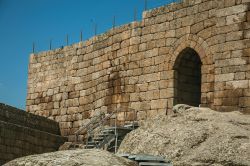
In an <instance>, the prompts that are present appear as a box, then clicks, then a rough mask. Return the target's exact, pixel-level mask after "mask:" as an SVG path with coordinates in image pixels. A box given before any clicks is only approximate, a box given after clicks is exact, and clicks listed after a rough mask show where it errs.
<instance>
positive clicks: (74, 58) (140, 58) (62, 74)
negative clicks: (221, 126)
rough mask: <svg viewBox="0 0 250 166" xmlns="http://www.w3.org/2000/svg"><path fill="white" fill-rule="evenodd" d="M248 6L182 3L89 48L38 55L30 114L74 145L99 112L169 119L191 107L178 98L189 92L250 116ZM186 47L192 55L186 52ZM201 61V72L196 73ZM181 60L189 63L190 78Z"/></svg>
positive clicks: (206, 0) (196, 0) (33, 61)
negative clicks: (176, 109)
mask: <svg viewBox="0 0 250 166" xmlns="http://www.w3.org/2000/svg"><path fill="white" fill-rule="evenodd" d="M249 5H250V3H249V1H248V0H184V1H183V2H181V3H173V4H170V5H167V6H163V7H159V8H156V9H153V10H150V11H146V12H144V13H143V19H142V21H140V22H133V23H130V24H127V25H123V26H121V27H116V28H114V29H111V30H110V31H108V32H106V33H105V34H102V35H99V36H95V37H93V38H91V39H89V40H87V41H85V42H80V43H76V44H73V45H71V46H66V47H63V48H60V49H56V50H51V51H45V52H41V53H38V54H32V55H31V56H30V64H29V79H28V95H27V111H28V112H31V113H34V114H38V115H42V116H45V117H49V118H50V119H54V120H56V121H57V122H59V123H60V127H61V129H62V134H63V135H65V136H69V139H70V140H73V139H74V136H73V134H74V132H75V131H76V130H77V129H78V128H79V126H81V125H82V124H84V123H87V122H88V120H89V119H90V118H91V117H93V116H94V115H96V114H98V113H100V112H111V111H113V110H115V109H117V108H122V110H123V111H124V112H128V111H129V110H130V109H129V108H133V109H135V110H136V111H137V118H138V120H142V119H145V118H148V117H152V116H155V115H156V114H166V110H167V109H170V108H172V106H173V105H174V104H177V103H179V101H187V100H180V99H181V98H182V96H183V95H185V94H186V93H185V89H190V91H189V92H188V93H187V94H192V92H194V93H196V94H197V92H199V91H200V92H201V93H200V94H197V95H195V96H191V97H194V99H195V100H196V101H192V102H193V103H194V105H198V103H200V104H201V105H202V106H208V107H211V108H213V109H216V110H218V111H232V110H240V111H243V112H250V111H249V109H250V88H249V87H250V81H249V79H250V64H249V58H250V57H249V52H250V47H249V38H250V30H249V28H250V24H249V22H250V21H249V20H250V12H249ZM186 49H187V50H191V51H188V52H184V53H183V51H184V50H186ZM189 54H190V55H189ZM195 55H197V56H195ZM182 57H184V59H185V60H182ZM193 57H196V58H194V59H192V58H193ZM197 57H198V58H197ZM198 61H200V62H201V64H198V65H201V66H200V68H199V67H198V68H194V67H192V62H193V64H197V63H198ZM179 62H182V63H183V62H190V64H187V66H186V67H188V66H190V65H191V66H190V69H185V74H183V73H180V72H181V71H184V70H181V69H180V68H179V66H180V63H179ZM194 70H198V71H197V72H195V73H193V71H194ZM199 70H200V71H199ZM180 75H184V77H182V76H180ZM185 76H190V78H196V79H190V80H189V81H187V80H185V79H186V78H189V77H185ZM194 76H195V77H194ZM179 79H184V80H183V81H182V82H186V84H181V83H180V81H179ZM197 80H200V81H201V83H199V82H197ZM192 81H194V82H193V83H192ZM195 81H196V83H195ZM178 82H179V83H178ZM187 82H188V83H187ZM182 85H184V86H182ZM192 85H193V86H192ZM200 86H201V87H200ZM197 96H198V97H197ZM199 96H200V97H199ZM188 102H190V101H188ZM129 113H130V112H129ZM129 117H131V115H130V116H129ZM124 119H125V117H124V114H123V113H120V114H119V120H121V121H123V120H124ZM125 120H126V119H125Z"/></svg>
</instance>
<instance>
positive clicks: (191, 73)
mask: <svg viewBox="0 0 250 166" xmlns="http://www.w3.org/2000/svg"><path fill="white" fill-rule="evenodd" d="M201 65H202V63H201V60H200V57H199V55H198V54H197V52H196V51H195V50H194V49H192V48H185V49H184V50H183V51H181V53H180V54H179V55H178V57H177V59H176V61H175V65H174V75H175V76H174V78H175V86H174V88H175V95H174V104H188V105H192V106H199V104H200V103H201Z"/></svg>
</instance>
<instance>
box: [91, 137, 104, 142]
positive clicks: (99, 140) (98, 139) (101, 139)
mask: <svg viewBox="0 0 250 166" xmlns="http://www.w3.org/2000/svg"><path fill="white" fill-rule="evenodd" d="M103 139H104V138H103V137H95V138H93V140H94V141H95V142H97V141H98V142H102V141H103Z"/></svg>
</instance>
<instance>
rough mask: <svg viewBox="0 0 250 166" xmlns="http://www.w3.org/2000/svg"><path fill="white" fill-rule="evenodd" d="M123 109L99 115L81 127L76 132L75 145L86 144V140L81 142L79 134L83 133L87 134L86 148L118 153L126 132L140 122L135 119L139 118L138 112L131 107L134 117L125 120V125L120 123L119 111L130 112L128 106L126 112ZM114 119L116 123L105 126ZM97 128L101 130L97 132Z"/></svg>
mask: <svg viewBox="0 0 250 166" xmlns="http://www.w3.org/2000/svg"><path fill="white" fill-rule="evenodd" d="M122 109H124V108H122ZM122 109H120V110H115V111H113V112H112V113H110V114H106V115H105V114H104V113H102V114H100V115H99V116H96V117H95V118H93V119H92V120H91V121H90V122H89V123H88V124H86V125H84V126H82V127H80V128H79V130H77V131H76V132H75V138H76V141H75V146H79V145H81V144H84V142H79V139H78V136H79V135H80V134H81V135H85V139H86V142H85V148H86V149H92V148H97V149H103V150H107V151H110V152H114V153H116V152H117V149H118V147H119V146H120V144H121V142H122V140H123V139H124V137H125V136H126V134H127V133H129V132H131V131H132V130H134V129H135V128H137V127H138V123H137V122H136V121H135V120H136V119H137V118H136V114H137V112H136V111H135V110H134V109H131V108H129V109H130V112H133V119H132V120H131V118H130V121H127V123H125V122H124V124H123V125H118V120H117V116H118V113H124V114H125V115H126V113H128V108H126V112H123V111H122ZM112 120H113V121H114V124H113V125H111V124H109V125H108V126H106V127H105V125H107V123H108V122H110V121H112ZM125 120H126V116H125ZM125 120H124V121H125ZM96 129H99V130H100V131H99V132H97V133H96V132H95V130H96ZM80 141H83V140H80Z"/></svg>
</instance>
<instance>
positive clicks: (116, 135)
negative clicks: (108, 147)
mask: <svg viewBox="0 0 250 166" xmlns="http://www.w3.org/2000/svg"><path fill="white" fill-rule="evenodd" d="M117 117H118V111H117V109H116V116H115V153H116V152H117V141H118V134H117Z"/></svg>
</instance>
